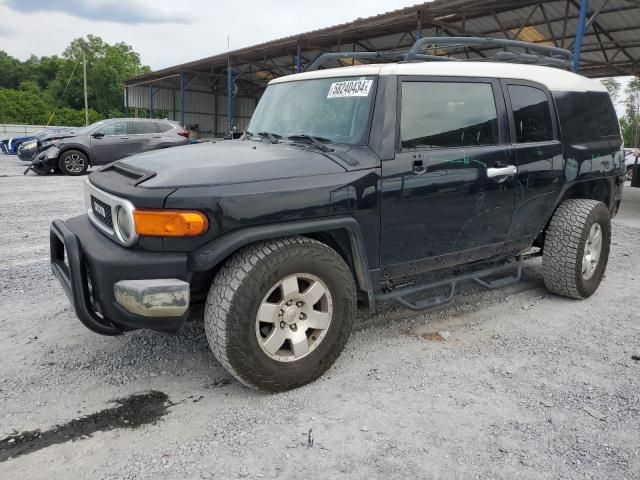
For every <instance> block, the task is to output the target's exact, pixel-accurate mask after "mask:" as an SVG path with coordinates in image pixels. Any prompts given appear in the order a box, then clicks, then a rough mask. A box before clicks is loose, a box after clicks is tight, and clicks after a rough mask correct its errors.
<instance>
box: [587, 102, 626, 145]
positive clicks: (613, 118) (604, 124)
mask: <svg viewBox="0 0 640 480" xmlns="http://www.w3.org/2000/svg"><path fill="white" fill-rule="evenodd" d="M587 96H588V97H589V107H590V108H589V111H590V112H591V115H592V116H593V118H594V122H596V123H597V125H598V129H599V131H600V135H601V136H602V137H611V136H619V135H620V125H619V124H618V116H617V115H616V110H615V108H613V103H612V102H611V97H609V94H608V93H606V92H588V93H587Z"/></svg>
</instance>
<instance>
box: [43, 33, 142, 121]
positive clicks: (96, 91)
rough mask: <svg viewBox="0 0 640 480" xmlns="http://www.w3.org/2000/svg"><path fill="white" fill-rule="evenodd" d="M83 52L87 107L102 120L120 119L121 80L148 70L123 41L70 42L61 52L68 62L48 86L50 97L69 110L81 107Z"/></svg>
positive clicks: (94, 37) (88, 40) (89, 37)
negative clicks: (85, 70) (85, 67)
mask: <svg viewBox="0 0 640 480" xmlns="http://www.w3.org/2000/svg"><path fill="white" fill-rule="evenodd" d="M83 53H84V55H86V59H87V91H88V101H89V106H90V107H92V108H94V109H95V110H96V111H97V112H98V113H99V114H100V115H102V116H104V117H110V116H122V115H123V113H124V101H123V83H124V80H125V79H126V78H128V77H131V76H134V75H138V74H140V73H145V72H148V71H150V69H149V67H148V66H143V65H142V64H141V62H140V55H139V54H138V53H136V52H134V51H133V49H132V48H131V46H130V45H127V44H125V43H122V42H120V43H116V44H114V45H109V44H108V43H106V42H104V41H103V40H102V39H101V38H100V37H97V36H94V35H88V36H87V38H77V39H75V40H73V41H72V42H71V44H70V45H69V47H67V49H66V50H65V51H64V53H63V58H64V59H65V60H67V62H66V63H65V64H64V65H63V66H62V68H60V69H59V70H58V75H57V77H56V79H55V80H54V81H53V82H52V83H51V85H50V89H49V90H50V92H51V94H52V96H53V97H54V98H57V99H59V101H60V103H61V104H64V105H69V106H70V107H72V108H76V109H82V108H83V107H84V96H83V87H82V68H81V67H82V60H83ZM74 68H75V71H74ZM72 73H73V74H72ZM69 79H71V80H70V81H69ZM67 83H68V86H67ZM65 88H66V90H65Z"/></svg>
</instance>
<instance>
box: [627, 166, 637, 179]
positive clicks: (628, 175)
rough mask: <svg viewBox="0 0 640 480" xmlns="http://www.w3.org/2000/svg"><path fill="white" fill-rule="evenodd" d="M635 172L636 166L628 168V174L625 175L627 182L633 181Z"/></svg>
mask: <svg viewBox="0 0 640 480" xmlns="http://www.w3.org/2000/svg"><path fill="white" fill-rule="evenodd" d="M634 170H635V166H634V165H629V166H628V167H627V172H626V174H625V180H627V181H628V182H631V181H633V172H634Z"/></svg>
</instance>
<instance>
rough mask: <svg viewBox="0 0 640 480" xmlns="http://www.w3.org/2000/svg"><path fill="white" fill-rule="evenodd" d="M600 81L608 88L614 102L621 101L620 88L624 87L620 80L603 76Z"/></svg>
mask: <svg viewBox="0 0 640 480" xmlns="http://www.w3.org/2000/svg"><path fill="white" fill-rule="evenodd" d="M600 83H602V84H603V85H604V86H605V87H606V88H607V90H608V92H609V96H610V97H611V100H612V101H613V103H618V102H619V101H620V89H621V88H622V86H621V85H620V82H619V81H618V80H616V79H615V78H603V79H602V80H600Z"/></svg>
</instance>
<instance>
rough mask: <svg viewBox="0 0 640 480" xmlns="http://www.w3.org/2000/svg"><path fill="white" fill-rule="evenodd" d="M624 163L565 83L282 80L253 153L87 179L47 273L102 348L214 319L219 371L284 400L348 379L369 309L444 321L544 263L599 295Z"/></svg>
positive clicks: (340, 73)
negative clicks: (340, 374) (382, 305)
mask: <svg viewBox="0 0 640 480" xmlns="http://www.w3.org/2000/svg"><path fill="white" fill-rule="evenodd" d="M621 147H622V141H621V136H620V129H619V126H618V121H617V118H616V114H615V110H614V108H613V105H612V103H611V100H610V98H609V95H608V94H607V91H606V90H605V89H604V88H603V87H602V86H601V84H600V83H597V82H594V81H591V80H588V79H586V78H584V77H581V76H579V75H576V74H573V73H569V72H567V71H563V70H560V69H557V68H549V67H544V66H536V65H517V64H510V63H490V62H478V63H474V62H418V63H412V62H408V63H394V64H372V65H363V66H354V67H346V68H336V69H323V70H317V71H311V72H306V73H301V74H296V75H291V76H288V77H283V78H278V79H276V80H273V81H272V82H271V83H270V85H269V86H268V88H267V89H266V92H265V93H264V95H263V97H262V99H261V100H260V102H259V104H258V106H257V109H256V111H255V113H254V115H253V118H252V120H251V123H250V125H249V128H248V131H247V132H246V133H245V135H244V137H243V139H242V140H240V141H235V142H221V143H216V144H203V145H192V146H187V147H181V148H180V149H178V150H176V149H173V150H170V151H157V152H150V153H146V154H141V155H137V156H134V157H130V158H128V159H126V160H122V161H119V162H115V163H112V164H111V165H108V166H106V167H104V168H102V169H101V170H100V171H98V172H95V173H93V174H91V175H90V176H89V178H88V179H87V181H86V189H85V191H86V205H87V210H88V213H87V214H86V215H82V216H79V217H75V218H72V219H69V220H67V221H64V222H63V221H61V220H56V221H54V222H53V223H52V226H51V260H52V267H53V271H54V272H55V274H56V275H57V277H58V279H59V280H60V282H61V283H62V285H63V287H64V289H65V291H66V292H67V294H68V295H69V297H70V299H71V300H72V303H73V305H74V307H75V311H76V314H77V316H78V317H79V319H80V320H81V321H82V322H83V323H84V324H85V325H86V326H87V327H88V328H89V329H91V330H93V331H94V332H98V333H101V334H105V335H117V334H121V333H123V332H126V331H128V330H133V329H139V328H148V329H154V330H159V331H165V332H177V331H178V330H179V329H180V327H181V325H182V324H183V322H184V321H185V320H186V319H187V317H188V316H189V314H190V313H191V314H193V316H196V317H197V314H196V313H197V312H198V310H199V309H198V306H202V307H204V324H205V329H206V334H207V338H208V340H209V344H210V346H211V349H212V351H213V353H214V355H215V357H216V358H217V359H218V360H219V361H220V363H221V364H222V365H224V366H225V367H226V368H227V369H228V370H229V372H231V373H232V374H233V375H234V376H235V377H236V378H237V379H238V380H240V381H241V382H242V383H244V384H246V385H249V386H252V387H255V388H260V389H263V390H268V391H281V390H286V389H289V388H294V387H297V386H300V385H303V384H305V383H307V382H310V381H312V380H314V379H315V378H317V377H318V376H320V375H321V374H322V373H323V372H324V371H325V370H327V369H328V368H329V367H330V366H331V365H332V363H333V362H334V360H335V359H336V358H337V357H338V355H339V354H340V352H341V351H342V349H343V347H344V345H345V343H346V341H347V338H348V336H349V332H350V329H351V324H352V322H353V320H354V317H355V315H356V308H357V307H360V308H363V309H367V310H368V311H370V312H374V311H375V309H376V304H377V303H378V302H380V301H386V300H394V301H398V302H400V303H401V304H403V305H404V306H406V307H408V308H410V309H413V310H422V309H425V308H429V307H433V306H436V305H441V304H443V303H445V302H447V301H448V300H450V299H451V297H452V296H453V295H454V293H455V289H456V286H457V285H458V284H459V283H460V282H462V281H469V280H470V281H475V282H477V283H478V284H480V285H482V286H484V287H487V288H498V287H501V286H504V285H507V284H509V283H511V282H515V281H517V280H518V279H519V278H520V273H521V270H522V261H523V259H524V258H525V257H526V256H531V255H535V254H538V255H542V263H543V272H544V281H545V284H546V286H547V288H548V289H549V290H550V291H551V292H554V293H556V294H559V295H563V296H566V297H571V298H577V299H583V298H587V297H589V296H590V295H591V294H593V293H594V292H595V290H596V289H597V288H598V285H599V284H600V281H601V280H602V277H603V275H604V272H605V268H606V265H607V258H608V255H609V246H610V241H611V224H610V218H611V217H612V216H614V215H615V214H616V212H617V210H618V206H619V204H620V199H621V194H622V187H623V183H624V179H625V170H624V156H623V151H622V148H621ZM176 155H179V156H180V158H181V162H180V164H177V163H176V162H175V157H176ZM65 252H66V255H65ZM65 257H66V259H67V261H65ZM434 289H448V292H447V293H446V294H445V295H428V293H429V292H430V291H431V292H433V291H434ZM418 294H422V295H418ZM200 311H202V309H200Z"/></svg>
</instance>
